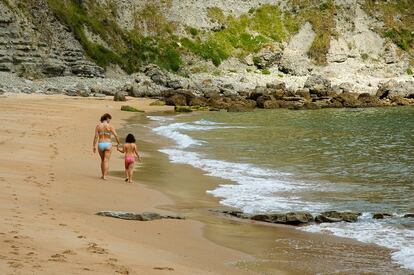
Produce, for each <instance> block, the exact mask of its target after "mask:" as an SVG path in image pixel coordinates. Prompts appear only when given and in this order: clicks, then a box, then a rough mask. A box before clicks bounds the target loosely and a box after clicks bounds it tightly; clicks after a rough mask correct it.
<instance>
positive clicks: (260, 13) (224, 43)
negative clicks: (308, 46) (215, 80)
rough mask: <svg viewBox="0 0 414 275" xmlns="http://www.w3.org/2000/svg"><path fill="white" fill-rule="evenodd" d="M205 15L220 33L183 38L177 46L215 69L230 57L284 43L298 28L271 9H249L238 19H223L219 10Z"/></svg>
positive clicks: (232, 17) (287, 15)
mask: <svg viewBox="0 0 414 275" xmlns="http://www.w3.org/2000/svg"><path fill="white" fill-rule="evenodd" d="M208 15H209V17H210V19H211V21H212V22H214V23H219V24H220V25H221V29H220V30H218V31H214V32H207V33H200V34H198V35H197V36H196V37H194V38H193V39H189V38H183V39H181V42H182V45H183V46H184V47H185V48H186V49H188V50H189V51H191V52H193V53H194V54H196V55H199V56H201V57H202V58H204V59H206V60H211V61H212V62H213V63H214V64H215V65H219V64H220V63H221V62H222V61H223V60H225V59H227V58H229V57H230V56H236V57H243V56H246V55H247V54H249V53H255V52H258V51H259V50H260V49H262V48H263V47H264V46H265V45H266V44H267V43H269V42H282V41H285V40H286V39H287V38H289V37H290V35H291V34H292V33H294V32H297V30H298V28H299V26H298V25H297V24H296V21H295V20H294V19H293V17H292V15H291V14H290V13H283V12H281V11H280V9H279V8H278V7H277V6H273V5H263V6H261V7H259V8H257V9H252V10H250V12H249V13H248V14H243V15H241V16H240V17H238V18H236V17H234V16H231V15H230V16H225V15H224V13H223V11H222V10H220V9H219V8H210V9H209V10H208ZM193 36H195V35H193Z"/></svg>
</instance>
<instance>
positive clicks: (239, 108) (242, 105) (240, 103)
mask: <svg viewBox="0 0 414 275" xmlns="http://www.w3.org/2000/svg"><path fill="white" fill-rule="evenodd" d="M255 107H256V102H255V101H254V100H250V99H245V100H234V101H230V102H229V106H228V107H227V108H226V110H227V111H228V112H248V111H252V110H253V109H254V108H255Z"/></svg>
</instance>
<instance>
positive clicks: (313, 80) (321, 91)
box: [304, 74, 332, 96]
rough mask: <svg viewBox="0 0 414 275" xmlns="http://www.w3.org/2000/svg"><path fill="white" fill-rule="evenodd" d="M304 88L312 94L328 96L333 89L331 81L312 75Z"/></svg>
mask: <svg viewBox="0 0 414 275" xmlns="http://www.w3.org/2000/svg"><path fill="white" fill-rule="evenodd" d="M304 88H307V89H309V92H310V93H311V94H316V95H317V96H326V95H328V92H329V91H330V90H331V89H332V87H331V81H329V80H328V79H327V78H324V77H323V76H321V75H315V74H314V75H311V76H310V77H308V79H307V80H306V82H305V85H304Z"/></svg>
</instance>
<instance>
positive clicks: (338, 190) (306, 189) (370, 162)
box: [149, 107, 414, 270]
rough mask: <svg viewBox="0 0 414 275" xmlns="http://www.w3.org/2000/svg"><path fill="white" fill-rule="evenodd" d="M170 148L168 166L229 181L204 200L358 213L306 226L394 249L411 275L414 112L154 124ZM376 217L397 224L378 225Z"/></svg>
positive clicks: (212, 115)
mask: <svg viewBox="0 0 414 275" xmlns="http://www.w3.org/2000/svg"><path fill="white" fill-rule="evenodd" d="M149 118H150V119H151V120H153V131H154V132H156V133H157V134H159V135H162V136H165V137H167V138H169V139H171V140H173V141H174V145H173V146H169V147H167V148H163V149H161V152H163V153H165V154H167V155H168V156H169V158H170V160H171V161H172V162H175V163H184V164H189V165H192V166H194V167H196V168H199V169H202V170H203V171H205V174H206V175H208V176H214V177H218V178H222V179H226V180H231V182H233V183H232V184H228V183H227V184H222V185H219V186H218V187H217V188H216V189H214V190H207V192H208V193H210V194H211V195H212V196H216V197H218V198H220V202H221V203H222V204H223V205H227V206H232V207H236V208H239V209H241V210H243V211H244V212H247V213H266V212H288V211H310V212H312V213H314V214H317V213H320V212H323V211H328V210H337V211H356V212H361V213H362V216H361V217H360V218H359V220H358V222H356V223H333V224H321V225H310V226H307V227H303V228H301V229H302V230H306V231H310V232H327V233H331V234H335V235H338V236H342V237H349V238H353V239H357V240H359V241H362V242H367V243H374V244H378V245H381V246H385V247H388V248H390V249H392V251H393V252H392V258H393V260H394V261H396V262H398V263H399V264H400V265H401V266H403V267H405V268H408V269H412V270H414V219H412V218H403V217H402V216H403V215H404V214H405V213H412V212H414V108H410V107H408V108H370V109H324V110H312V111H291V110H269V111H264V110H258V111H255V112H248V113H225V112H205V113H197V114H192V115H179V116H150V117H149ZM373 213H390V214H393V215H394V216H393V217H392V218H388V219H383V220H375V219H372V214H373Z"/></svg>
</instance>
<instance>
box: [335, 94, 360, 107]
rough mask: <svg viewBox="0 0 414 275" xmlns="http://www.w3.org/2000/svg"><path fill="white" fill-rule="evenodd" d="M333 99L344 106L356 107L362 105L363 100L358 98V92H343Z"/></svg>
mask: <svg viewBox="0 0 414 275" xmlns="http://www.w3.org/2000/svg"><path fill="white" fill-rule="evenodd" d="M333 100H336V101H337V102H339V103H340V104H341V106H342V107H352V108H355V107H360V106H361V102H360V101H359V100H358V94H356V93H342V94H340V95H338V96H336V97H334V99H333Z"/></svg>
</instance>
